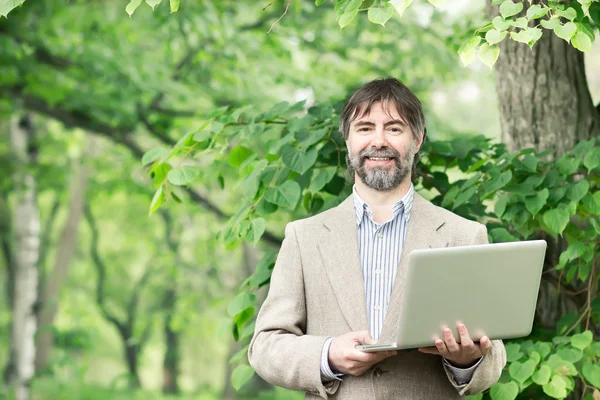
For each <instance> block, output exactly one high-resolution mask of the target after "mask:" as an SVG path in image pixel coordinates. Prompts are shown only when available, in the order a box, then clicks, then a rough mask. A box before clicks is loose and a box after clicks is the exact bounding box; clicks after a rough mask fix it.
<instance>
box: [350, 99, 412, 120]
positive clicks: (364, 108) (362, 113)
mask: <svg viewBox="0 0 600 400" xmlns="http://www.w3.org/2000/svg"><path fill="white" fill-rule="evenodd" d="M379 107H381V109H382V110H383V112H384V113H385V114H386V115H387V116H388V117H389V119H390V120H397V121H402V122H403V123H405V124H407V122H406V118H404V117H403V115H402V114H401V113H400V112H399V111H398V108H397V107H396V104H394V103H393V102H391V101H386V102H373V103H372V104H371V105H369V103H363V104H361V105H360V106H358V107H357V108H356V110H355V112H354V115H353V117H352V120H351V123H357V122H360V121H368V120H369V118H370V117H371V113H372V112H373V109H374V108H379Z"/></svg>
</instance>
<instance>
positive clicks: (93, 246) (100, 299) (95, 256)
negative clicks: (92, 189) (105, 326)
mask: <svg viewBox="0 0 600 400" xmlns="http://www.w3.org/2000/svg"><path fill="white" fill-rule="evenodd" d="M83 212H84V214H85V219H86V220H87V222H88V225H89V227H90V231H91V234H92V238H91V242H90V255H91V257H92V261H93V263H94V265H95V266H96V271H97V272H98V281H97V283H96V303H98V307H100V311H101V312H102V314H103V315H104V317H105V318H106V319H107V320H108V321H110V322H111V323H112V324H114V325H115V326H116V327H117V329H118V330H119V331H120V332H121V333H123V332H125V331H126V330H127V329H126V324H125V323H123V322H122V321H120V320H119V319H118V318H117V316H116V315H114V314H113V313H111V312H110V311H109V310H108V308H107V307H106V304H105V302H104V295H105V293H104V285H105V281H106V266H105V265H104V262H103V261H102V259H101V258H100V254H99V252H98V242H99V234H98V227H97V225H96V220H95V219H94V216H93V214H92V210H91V208H90V206H89V204H86V205H85V207H84V210H83Z"/></svg>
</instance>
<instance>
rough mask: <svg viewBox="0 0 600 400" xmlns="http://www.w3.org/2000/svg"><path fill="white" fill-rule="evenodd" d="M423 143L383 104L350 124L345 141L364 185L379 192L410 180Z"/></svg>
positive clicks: (374, 104)
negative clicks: (415, 159)
mask: <svg viewBox="0 0 600 400" xmlns="http://www.w3.org/2000/svg"><path fill="white" fill-rule="evenodd" d="M359 115H360V113H359ZM421 143H422V135H421V137H420V139H419V140H418V141H417V140H415V139H414V136H413V132H412V129H411V128H410V126H409V125H408V124H407V123H406V121H405V120H404V118H402V117H401V116H400V115H399V114H398V111H397V110H396V107H395V106H394V105H393V104H389V106H388V107H384V106H383V105H382V104H381V103H373V105H372V107H371V111H370V113H369V114H365V115H363V116H361V117H359V118H356V119H355V120H354V121H352V122H351V123H350V130H349V134H348V139H347V140H346V146H347V147H348V155H349V162H350V166H351V167H352V168H353V169H354V171H356V174H357V175H358V177H359V178H360V179H361V181H362V182H363V183H364V184H365V185H367V186H368V187H370V188H372V189H375V190H378V191H390V190H392V189H394V188H396V187H398V185H400V183H402V182H404V180H405V179H410V174H411V168H412V164H413V161H414V157H415V153H416V152H417V151H418V149H419V148H420V147H421Z"/></svg>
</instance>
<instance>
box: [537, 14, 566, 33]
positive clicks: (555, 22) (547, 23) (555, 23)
mask: <svg viewBox="0 0 600 400" xmlns="http://www.w3.org/2000/svg"><path fill="white" fill-rule="evenodd" d="M540 24H541V25H542V26H543V27H544V28H546V29H552V30H554V29H556V28H557V27H559V26H561V24H560V18H557V17H556V16H554V17H552V18H550V19H543V20H541V21H540Z"/></svg>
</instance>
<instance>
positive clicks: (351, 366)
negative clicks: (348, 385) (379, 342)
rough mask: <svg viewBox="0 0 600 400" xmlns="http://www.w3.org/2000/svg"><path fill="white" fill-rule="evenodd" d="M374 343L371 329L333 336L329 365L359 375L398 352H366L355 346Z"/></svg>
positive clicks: (339, 370)
mask: <svg viewBox="0 0 600 400" xmlns="http://www.w3.org/2000/svg"><path fill="white" fill-rule="evenodd" d="M373 343H375V341H374V340H373V338H372V337H371V334H370V333H369V331H360V332H349V333H346V334H344V335H341V336H337V337H335V338H333V340H332V341H331V346H330V347H329V366H330V367H331V369H333V370H334V371H338V372H341V373H343V374H349V375H353V376H359V375H362V374H363V373H364V372H365V371H366V370H368V369H369V368H371V367H372V366H373V365H375V364H377V363H378V362H380V361H383V360H385V359H386V358H388V357H391V356H395V355H396V354H398V352H397V351H395V350H392V351H379V352H375V353H365V352H362V351H360V350H358V349H357V348H356V347H355V346H357V345H359V344H373Z"/></svg>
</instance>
